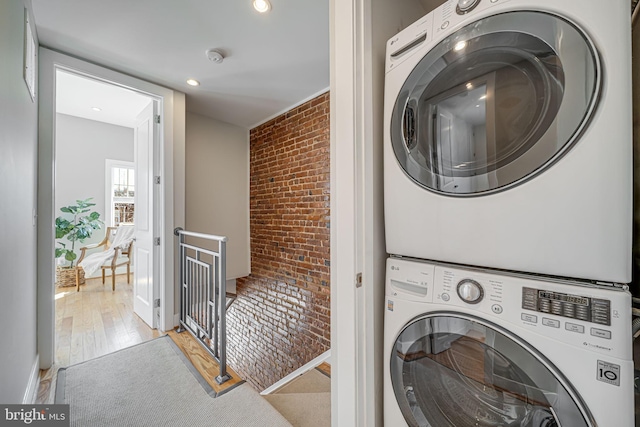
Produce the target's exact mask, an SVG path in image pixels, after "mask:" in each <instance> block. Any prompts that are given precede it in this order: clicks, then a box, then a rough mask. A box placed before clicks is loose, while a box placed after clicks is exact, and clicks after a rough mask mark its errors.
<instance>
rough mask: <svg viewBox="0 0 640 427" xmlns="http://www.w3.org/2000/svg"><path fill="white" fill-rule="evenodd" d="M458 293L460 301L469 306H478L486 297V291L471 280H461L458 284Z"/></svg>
mask: <svg viewBox="0 0 640 427" xmlns="http://www.w3.org/2000/svg"><path fill="white" fill-rule="evenodd" d="M457 292H458V296H459V297H460V299H461V300H462V301H464V302H466V303H468V304H477V303H479V302H480V301H482V298H483V297H484V289H482V286H480V283H478V282H476V281H475V280H471V279H464V280H461V281H460V282H459V283H458V287H457Z"/></svg>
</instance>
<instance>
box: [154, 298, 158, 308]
mask: <svg viewBox="0 0 640 427" xmlns="http://www.w3.org/2000/svg"><path fill="white" fill-rule="evenodd" d="M153 308H160V298H156V299H154V300H153Z"/></svg>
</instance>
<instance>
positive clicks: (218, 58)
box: [207, 49, 224, 64]
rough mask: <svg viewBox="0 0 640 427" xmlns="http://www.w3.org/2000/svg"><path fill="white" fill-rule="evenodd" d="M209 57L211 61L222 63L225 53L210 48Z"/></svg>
mask: <svg viewBox="0 0 640 427" xmlns="http://www.w3.org/2000/svg"><path fill="white" fill-rule="evenodd" d="M207 58H209V61H211V62H215V63H216V64H220V63H222V61H223V60H224V55H223V54H222V52H221V51H219V50H218V49H209V50H208V51H207Z"/></svg>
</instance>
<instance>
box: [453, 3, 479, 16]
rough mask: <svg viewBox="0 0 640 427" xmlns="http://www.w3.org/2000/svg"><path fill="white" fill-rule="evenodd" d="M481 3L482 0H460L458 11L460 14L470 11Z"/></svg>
mask: <svg viewBox="0 0 640 427" xmlns="http://www.w3.org/2000/svg"><path fill="white" fill-rule="evenodd" d="M478 3H480V0H458V7H456V12H458V14H459V15H462V14H465V13H467V12H470V11H471V10H472V9H473V8H474V7H476V6H477V5H478Z"/></svg>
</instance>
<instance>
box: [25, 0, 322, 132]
mask: <svg viewBox="0 0 640 427" xmlns="http://www.w3.org/2000/svg"><path fill="white" fill-rule="evenodd" d="M270 1H271V4H272V10H271V11H270V12H269V13H266V14H259V13H257V12H256V11H255V10H254V9H253V7H252V4H251V0H135V1H131V0H109V1H98V0H83V1H78V0H32V4H33V11H34V16H35V22H36V28H37V31H38V38H39V41H40V44H41V46H44V47H48V48H51V49H54V50H57V51H61V52H64V53H67V54H70V55H73V56H76V57H80V58H83V59H86V60H88V61H91V62H94V63H97V64H100V65H103V66H105V67H108V68H112V69H115V70H117V71H121V72H123V73H127V74H131V75H134V76H136V77H139V78H142V79H145V80H148V81H151V82H154V83H157V84H160V85H163V86H166V87H169V88H172V89H175V90H178V91H181V92H184V93H186V95H187V110H188V111H190V112H194V113H198V114H202V115H204V116H208V117H212V118H215V119H218V120H221V121H225V122H228V123H232V124H235V125H238V126H242V127H246V128H251V127H253V126H255V125H256V124H259V123H261V122H263V121H265V120H267V119H269V118H271V117H274V116H276V115H277V114H279V113H281V112H284V111H286V110H288V109H289V108H290V107H291V106H293V105H296V104H298V103H300V102H301V101H304V100H306V99H308V98H310V97H312V96H314V95H316V94H319V93H321V92H323V91H325V90H326V89H328V87H329V0H317V1H313V0H270ZM212 48H217V49H220V50H221V51H222V52H223V53H224V55H225V59H224V61H223V62H222V63H220V64H218V63H215V62H212V61H210V60H209V59H208V58H207V56H206V54H205V52H206V51H207V50H208V49H212ZM188 78H194V79H196V80H198V81H200V83H201V84H200V86H198V87H191V86H188V85H187V84H186V80H187V79H188ZM74 85H75V83H72V84H71V87H74ZM76 89H79V88H77V87H76ZM81 92H82V91H81V90H76V92H75V93H76V95H73V96H72V98H74V97H76V96H77V94H79V93H81ZM89 102H91V101H89ZM103 111H104V109H103Z"/></svg>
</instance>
